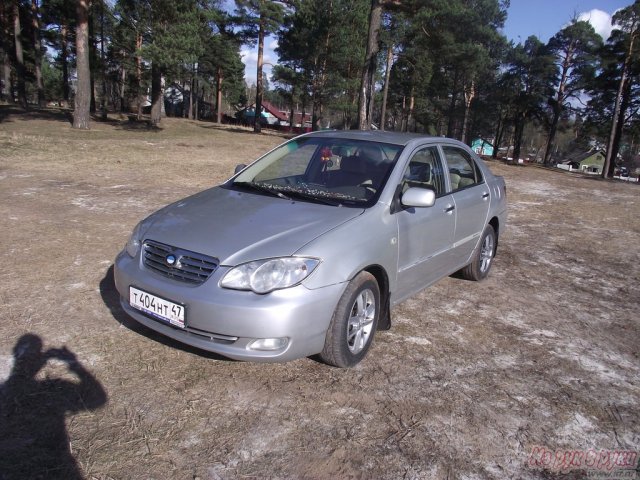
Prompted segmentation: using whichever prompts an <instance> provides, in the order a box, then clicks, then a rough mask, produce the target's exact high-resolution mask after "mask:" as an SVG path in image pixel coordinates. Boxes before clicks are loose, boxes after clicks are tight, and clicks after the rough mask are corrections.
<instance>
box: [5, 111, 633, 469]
mask: <svg viewBox="0 0 640 480" xmlns="http://www.w3.org/2000/svg"><path fill="white" fill-rule="evenodd" d="M0 113H2V115H1V116H0V120H1V121H0V222H1V225H2V236H1V240H0V242H1V243H0V246H1V248H0V262H1V264H2V268H1V269H0V282H1V283H0V285H1V286H2V288H1V289H0V305H1V312H2V321H1V322H0V382H4V386H3V387H2V397H1V398H2V399H3V400H2V403H1V404H0V406H1V407H2V409H3V410H2V411H1V412H0V425H3V426H4V427H3V428H4V429H5V432H3V433H2V434H1V435H2V436H3V437H4V439H3V440H0V479H5V478H6V479H9V478H74V475H75V476H76V477H84V478H96V479H111V478H113V479H127V478H148V479H166V478H172V479H174V478H175V479H196V478H198V479H203V480H204V479H220V478H223V479H227V478H264V477H269V478H292V477H297V478H381V479H398V478H416V479H418V478H419V479H422V478H424V479H430V478H434V479H485V478H496V479H501V478H518V479H550V478H584V477H586V476H588V475H590V476H591V478H593V476H594V475H600V477H599V478H603V477H602V476H603V475H604V476H607V475H608V477H606V478H638V471H637V470H636V471H633V470H624V471H623V470H619V469H618V468H617V467H616V468H613V470H611V469H608V468H607V467H614V465H613V463H612V462H614V457H613V455H614V453H613V452H621V451H626V452H631V454H633V453H635V454H636V456H635V457H633V455H631V457H633V458H635V464H636V465H637V462H638V452H639V451H640V382H639V380H640V359H639V346H640V320H639V317H640V316H639V315H638V313H637V311H638V307H639V303H640V302H639V290H638V285H639V284H640V261H639V260H640V242H639V240H640V200H639V199H640V186H639V185H633V184H627V183H620V182H604V181H600V180H597V179H592V178H586V177H581V176H574V175H572V174H567V173H560V172H553V171H548V170H543V169H539V168H535V167H517V166H506V165H503V164H501V163H497V162H491V163H490V167H491V168H492V170H493V171H494V172H495V173H497V174H500V175H504V177H505V178H506V181H507V185H508V198H509V203H510V211H509V225H508V230H507V232H506V233H505V235H504V236H503V237H502V238H501V239H500V241H501V243H500V250H499V255H498V257H497V259H496V262H495V264H494V267H493V270H492V274H491V276H490V278H489V279H488V280H486V281H485V282H481V283H472V282H466V281H463V280H460V279H456V278H447V279H445V280H443V281H441V282H439V283H438V284H436V285H435V286H433V287H431V288H430V289H428V290H425V291H423V292H422V293H420V294H419V295H417V296H415V297H414V298H412V299H410V300H408V301H406V302H404V303H403V304H401V305H400V306H398V307H397V308H395V309H394V310H393V312H392V315H393V324H394V325H393V328H392V329H391V330H390V331H388V332H378V335H377V337H376V339H375V343H374V345H373V347H372V349H371V351H370V353H369V356H368V357H367V359H366V360H365V361H364V362H363V363H361V364H360V365H358V366H357V367H356V368H353V369H350V370H339V369H335V368H330V367H327V366H325V365H323V364H320V363H318V362H316V361H314V360H312V359H301V360H297V361H294V362H290V363H286V364H251V363H240V362H232V361H228V360H225V359H222V358H219V357H216V356H214V355H211V354H207V353H203V352H200V351H197V350H195V349H190V348H187V347H183V346H180V345H179V344H177V343H175V342H172V341H170V340H166V339H163V338H161V337H159V336H157V335H155V334H154V333H152V332H150V331H148V330H146V329H144V328H142V327H138V326H136V324H135V323H134V322H133V321H130V320H129V319H128V318H127V317H126V315H124V314H123V312H122V311H121V310H120V308H119V306H118V302H117V294H116V293H115V290H114V287H113V280H112V270H111V268H112V263H113V259H114V257H115V256H116V254H117V253H118V251H119V250H120V249H121V248H122V247H123V245H124V243H125V241H126V239H127V237H128V235H129V233H130V231H131V229H132V228H133V226H134V225H135V224H136V223H137V222H138V221H139V220H140V219H141V218H143V217H144V216H146V215H147V214H149V213H150V212H152V211H154V210H156V209H157V208H159V207H160V206H163V205H165V204H167V203H169V202H171V201H174V200H176V199H179V198H181V197H184V196H186V195H188V194H191V193H194V192H196V191H199V190H201V189H203V188H206V187H208V186H211V185H214V184H216V183H218V182H220V181H222V180H224V179H225V178H227V177H228V176H230V174H231V172H232V171H233V167H234V166H235V165H236V164H237V163H241V162H246V161H249V160H251V159H252V158H254V157H255V156H257V155H258V154H259V153H260V152H264V151H265V150H267V149H268V148H270V147H272V146H274V145H276V144H278V143H280V142H281V141H282V138H281V137H279V136H277V135H261V136H256V135H253V134H252V133H250V132H248V131H245V130H241V129H229V128H217V127H215V126H214V125H212V124H209V123H203V122H189V121H185V120H167V121H166V122H165V126H164V128H163V129H162V130H160V131H149V130H147V129H145V128H142V127H139V126H137V125H135V124H129V123H126V122H119V121H115V120H114V121H112V122H111V123H108V124H99V123H94V124H93V128H92V130H91V131H89V132H76V131H73V130H71V129H70V128H69V124H68V122H67V121H66V120H65V119H64V117H62V116H60V115H57V114H55V113H47V112H39V113H35V114H31V115H28V116H25V115H15V114H11V112H9V111H8V110H6V109H5V110H4V111H2V112H0ZM25 335H30V336H26V337H25ZM38 342H42V349H41V350H40V345H39V344H38ZM25 345H27V346H25ZM63 347H66V350H65V349H63ZM25 352H26V353H25ZM29 355H31V356H30V357H29ZM74 358H75V359H76V361H74ZM51 438H55V439H58V441H57V442H56V445H53V444H52V442H51ZM47 442H49V443H47ZM43 445H44V446H43ZM47 445H48V446H47ZM67 447H68V448H67ZM535 447H543V448H544V450H540V449H539V450H535V452H537V453H534V455H533V457H532V456H531V453H532V451H533V450H532V449H534V448H535ZM48 448H49V449H53V450H55V449H57V450H56V451H55V452H54V453H55V455H53V454H52V455H49V454H48V453H47V452H48V451H47V449H48ZM34 449H35V450H37V449H40V450H39V451H40V454H41V455H40V457H39V456H37V455H33V454H32V453H33V451H34ZM53 450H52V451H53ZM29 452H31V453H29ZM544 452H547V453H548V455H552V454H555V453H556V452H559V454H562V455H564V453H567V452H569V453H572V452H577V453H579V452H583V453H584V454H585V457H584V458H583V461H582V463H580V461H579V460H578V457H577V456H576V455H574V456H573V457H572V458H574V460H575V464H574V465H573V466H571V465H569V463H566V464H565V465H564V466H563V467H564V468H563V469H562V470H563V471H560V470H561V468H560V464H558V463H556V464H555V465H554V463H553V462H552V461H549V462H547V463H545V464H544V465H536V464H535V461H533V462H532V461H531V460H532V458H533V459H534V460H540V459H543V458H544V457H543V453H544ZM589 452H592V453H591V454H589ZM49 453H51V452H49ZM48 455H49V457H52V458H53V457H55V458H54V459H52V458H48ZM588 455H591V457H589V456H588ZM594 455H598V458H600V456H602V455H609V456H608V457H607V458H608V459H609V460H608V462H609V463H606V462H605V463H603V461H599V463H597V462H595V460H594V461H593V462H591V464H590V465H587V463H586V461H587V459H588V458H592V459H594V458H595V457H594ZM631 457H628V458H631ZM546 458H547V460H548V459H549V458H550V457H546ZM602 458H605V457H604V456H603V457H602ZM616 458H622V457H616ZM633 458H632V460H633ZM560 463H561V462H560ZM632 463H633V462H632ZM581 467H584V468H581Z"/></svg>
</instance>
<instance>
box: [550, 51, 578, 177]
mask: <svg viewBox="0 0 640 480" xmlns="http://www.w3.org/2000/svg"><path fill="white" fill-rule="evenodd" d="M574 45H575V41H574V42H572V43H571V44H570V45H569V47H568V50H567V55H566V56H565V58H564V61H563V62H562V73H561V74H560V83H559V84H558V90H557V91H556V94H555V98H553V100H552V105H551V107H552V109H553V118H552V120H551V128H550V129H549V136H548V137H547V148H546V149H545V151H544V164H545V165H549V163H551V151H552V150H553V143H554V142H555V140H556V133H557V132H558V122H559V121H560V114H561V113H562V109H563V108H564V102H565V100H566V96H565V90H566V88H567V81H568V79H569V73H570V70H571V62H572V60H573V53H574V49H575V47H574Z"/></svg>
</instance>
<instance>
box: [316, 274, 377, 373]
mask: <svg viewBox="0 0 640 480" xmlns="http://www.w3.org/2000/svg"><path fill="white" fill-rule="evenodd" d="M379 317H380V288H379V287H378V282H377V281H376V279H375V277H374V276H373V275H371V274H370V273H368V272H360V273H359V274H358V275H357V276H356V277H355V278H354V279H353V280H351V282H349V285H348V286H347V288H346V290H345V291H344V293H343V294H342V297H341V298H340V301H339V302H338V305H337V306H336V309H335V312H334V313H333V318H332V319H331V324H330V325H329V329H328V330H327V336H326V338H325V342H324V349H323V350H322V352H321V353H320V358H321V359H322V361H324V362H325V363H328V364H329V365H334V366H336V367H341V368H345V367H352V366H353V365H355V364H357V363H358V362H360V361H361V360H362V359H363V358H364V357H365V355H366V354H367V351H368V350H369V347H370V346H371V343H372V342H373V337H374V334H375V331H376V328H377V326H378V319H379Z"/></svg>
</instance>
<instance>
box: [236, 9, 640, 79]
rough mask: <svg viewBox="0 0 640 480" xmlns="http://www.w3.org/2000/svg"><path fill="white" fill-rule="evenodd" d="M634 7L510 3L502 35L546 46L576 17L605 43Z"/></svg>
mask: <svg viewBox="0 0 640 480" xmlns="http://www.w3.org/2000/svg"><path fill="white" fill-rule="evenodd" d="M632 3H633V0H511V6H510V7H509V10H508V12H507V13H508V16H507V21H506V22H505V26H504V29H503V31H502V33H503V34H504V35H505V36H506V37H507V38H508V39H509V40H513V41H514V43H520V42H524V41H525V40H526V39H527V38H528V37H529V36H530V35H536V36H537V37H538V38H539V39H540V40H542V41H543V42H545V43H546V42H547V41H548V40H549V38H551V37H552V36H553V35H555V34H556V33H557V32H558V31H560V30H561V29H562V27H564V26H565V25H566V24H568V23H569V22H570V21H571V19H572V18H573V17H574V16H577V17H578V18H579V19H580V20H587V21H589V22H591V24H592V25H593V27H594V29H595V30H596V32H598V33H599V34H600V35H601V36H602V37H603V39H604V40H606V39H607V38H608V37H609V34H610V33H611V16H612V15H613V14H614V13H615V12H616V10H619V9H620V8H624V7H626V6H629V5H631V4H632ZM277 46H278V42H277V40H276V38H275V37H268V38H267V39H266V40H265V53H264V61H265V62H266V64H265V66H264V71H265V72H266V73H267V75H268V76H269V77H270V76H271V68H272V65H276V64H277V63H278V56H277V55H276V53H275V51H274V50H275V48H276V47H277ZM257 52H258V48H257V47H247V46H245V47H243V48H242V50H241V52H240V53H241V55H242V60H243V62H244V64H245V79H246V81H247V83H249V84H252V83H253V84H255V79H256V59H257V56H258V53H257Z"/></svg>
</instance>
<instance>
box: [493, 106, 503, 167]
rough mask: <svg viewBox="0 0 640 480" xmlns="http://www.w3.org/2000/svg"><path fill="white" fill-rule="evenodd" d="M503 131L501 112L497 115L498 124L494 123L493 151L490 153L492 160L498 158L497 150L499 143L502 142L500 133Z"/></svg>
mask: <svg viewBox="0 0 640 480" xmlns="http://www.w3.org/2000/svg"><path fill="white" fill-rule="evenodd" d="M503 131H504V119H503V117H502V112H500V115H499V117H498V125H496V134H495V135H494V137H493V153H492V154H491V158H493V159H494V160H495V159H496V158H498V150H499V148H500V144H501V143H502V134H503Z"/></svg>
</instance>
